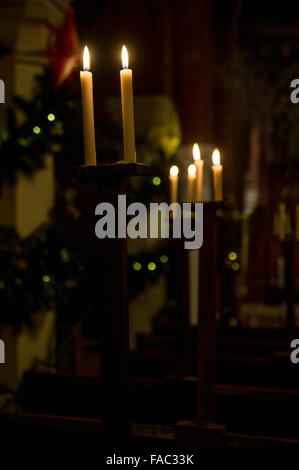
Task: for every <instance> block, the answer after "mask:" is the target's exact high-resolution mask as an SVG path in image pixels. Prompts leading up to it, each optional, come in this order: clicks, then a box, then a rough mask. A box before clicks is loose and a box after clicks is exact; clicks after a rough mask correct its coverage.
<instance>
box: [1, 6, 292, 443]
mask: <svg viewBox="0 0 299 470" xmlns="http://www.w3.org/2000/svg"><path fill="white" fill-rule="evenodd" d="M0 25H1V28H0V78H1V79H2V80H3V82H4V85H5V102H4V103H1V104H0V123H1V124H0V188H1V194H0V339H1V340H3V344H4V345H5V363H3V364H0V427H1V431H4V432H7V433H9V434H10V435H14V436H16V435H17V436H24V435H27V436H32V437H34V436H37V435H38V434H39V433H40V432H42V433H43V435H44V436H47V437H48V438H49V439H51V440H52V441H53V439H57V440H58V439H61V438H62V439H63V438H64V436H66V435H70V434H72V435H73V436H77V437H80V436H82V435H84V436H88V437H90V438H93V437H95V438H96V439H97V440H98V442H99V443H101V442H106V440H105V439H107V442H108V443H110V444H111V443H112V444H113V443H115V445H116V443H118V444H124V443H126V442H129V443H130V445H133V447H134V448H136V449H137V448H142V449H143V448H146V447H147V446H148V447H155V448H158V449H163V448H165V447H172V448H188V447H190V448H196V449H223V448H225V449H230V450H231V451H232V452H234V450H235V449H293V448H299V436H298V429H297V422H296V416H297V414H299V381H298V377H299V376H298V370H297V369H298V368H299V364H298V365H296V362H297V360H296V359H297V357H296V355H295V354H293V360H292V359H291V355H292V352H294V347H296V346H297V345H296V344H295V345H294V343H293V347H292V346H291V342H292V341H293V340H294V339H296V338H298V326H299V262H298V261H299V184H298V182H299V104H298V105H296V103H295V102H292V100H291V99H290V96H291V92H292V88H291V82H292V81H293V80H294V79H296V78H299V6H298V5H296V4H295V3H294V2H291V1H285V2H283V3H281V2H270V1H268V0H264V1H262V2H261V1H256V0H251V1H247V0H227V1H225V2H223V1H221V0H184V1H183V0H171V1H170V0H163V1H161V0H142V1H137V0H127V1H126V2H121V1H119V0H110V1H106V0H102V1H101V2H94V1H91V0H84V1H83V0H75V1H73V2H72V1H70V0H39V1H37V0H20V1H18V2H10V1H8V0H2V1H1V2H0ZM123 44H125V45H126V46H127V48H128V51H129V54H130V67H131V68H132V70H133V87H134V115H135V137H136V155H137V163H138V164H143V166H142V165H140V166H138V165H136V168H135V167H134V168H135V169H134V170H132V173H130V174H129V173H126V171H127V170H126V169H124V170H121V168H122V167H121V166H119V167H118V170H113V168H115V165H112V164H115V162H117V161H121V160H123V133H122V132H123V131H122V118H121V99H120V96H121V95H120V78H119V71H120V69H121V46H122V45H123ZM85 45H88V48H89V51H90V57H91V68H90V70H91V72H92V75H93V93H94V95H93V99H94V114H95V136H96V149H97V152H96V153H97V164H98V165H99V166H100V167H105V168H108V170H105V168H104V170H102V169H99V171H98V173H97V172H95V173H93V174H92V172H91V173H90V174H89V177H86V178H84V177H82V174H83V173H84V172H85V170H84V169H83V170H82V172H81V173H80V172H79V173H80V175H81V176H79V177H78V174H79V173H78V171H76V170H75V171H74V168H75V167H77V168H80V167H81V166H83V164H84V144H83V122H82V105H81V90H80V70H82V52H83V48H84V46H85ZM195 142H197V143H198V145H199V148H200V152H201V159H202V160H203V162H204V173H203V182H202V201H203V211H204V216H203V220H204V240H203V245H202V247H201V248H200V249H199V250H186V249H184V247H183V242H182V240H176V239H172V238H169V239H163V238H156V239H150V238H148V239H143V238H137V239H130V238H128V239H127V240H116V239H115V240H107V239H105V240H100V239H98V238H97V237H96V236H95V231H94V226H95V223H96V221H97V220H98V218H97V217H96V216H95V207H96V205H97V204H98V203H99V202H101V201H102V200H105V199H103V198H105V197H106V198H108V199H106V200H109V197H112V199H113V197H114V196H115V194H116V193H117V191H123V187H124V186H121V185H122V184H123V182H124V181H126V187H125V190H124V191H125V194H126V196H127V203H128V204H129V203H132V202H136V201H138V202H142V203H144V204H145V205H147V204H149V203H150V202H162V201H166V202H168V201H169V185H170V181H169V169H170V167H171V166H172V165H176V166H177V167H178V168H179V186H178V201H186V200H187V199H186V198H187V190H188V184H189V182H188V176H187V167H188V165H189V164H191V163H192V162H193V157H192V147H193V144H194V143H195ZM215 148H218V149H219V150H220V154H221V164H222V168H223V201H220V202H219V201H218V202H216V203H215V202H214V201H213V197H214V196H213V194H214V193H213V175H212V171H211V163H212V162H211V156H212V151H213V149H215ZM109 164H110V165H111V166H109ZM109 168H110V169H111V171H110V170H109ZM140 168H141V169H140ZM113 171H116V172H117V171H118V173H117V174H116V176H115V174H114V173H113ZM122 171H123V173H121V172H122ZM134 172H135V173H134ZM84 174H85V173H84ZM86 174H87V173H86ZM91 174H92V175H93V176H90V175H91ZM94 175H95V176H94ZM138 175H139V176H138ZM135 176H138V177H135ZM120 188H122V189H120ZM115 191H116V192H115ZM112 193H113V195H112V196H111V194H112ZM191 202H192V201H191ZM126 243H127V246H126ZM298 345H299V340H298ZM3 362H4V361H3ZM111 436H113V437H111Z"/></svg>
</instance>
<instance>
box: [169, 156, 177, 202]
mask: <svg viewBox="0 0 299 470" xmlns="http://www.w3.org/2000/svg"><path fill="white" fill-rule="evenodd" d="M178 174H179V169H178V167H177V166H176V165H172V167H171V168H170V170H169V184H170V203H172V202H177V200H178Z"/></svg>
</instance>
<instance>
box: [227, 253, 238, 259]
mask: <svg viewBox="0 0 299 470" xmlns="http://www.w3.org/2000/svg"><path fill="white" fill-rule="evenodd" d="M237 258H238V255H237V253H236V252H235V251H231V252H230V253H229V254H228V259H230V260H231V261H235V260H236V259H237Z"/></svg>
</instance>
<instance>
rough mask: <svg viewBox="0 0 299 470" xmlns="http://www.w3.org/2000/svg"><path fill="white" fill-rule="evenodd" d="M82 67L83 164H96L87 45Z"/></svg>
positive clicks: (90, 76) (90, 75) (90, 74)
mask: <svg viewBox="0 0 299 470" xmlns="http://www.w3.org/2000/svg"><path fill="white" fill-rule="evenodd" d="M83 69H84V71H83V72H82V71H81V72H80V81H81V94H82V112H83V134H84V153H85V165H96V164H97V157H96V142H95V132H94V111H93V91H92V73H91V72H90V71H89V69H90V57H89V51H88V48H87V46H85V48H84V52H83Z"/></svg>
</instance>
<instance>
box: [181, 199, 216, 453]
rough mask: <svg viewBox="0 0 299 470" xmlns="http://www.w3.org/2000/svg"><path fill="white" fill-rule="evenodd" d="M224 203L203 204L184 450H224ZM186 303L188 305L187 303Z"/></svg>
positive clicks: (183, 424) (184, 425)
mask: <svg viewBox="0 0 299 470" xmlns="http://www.w3.org/2000/svg"><path fill="white" fill-rule="evenodd" d="M222 206H223V203H222V202H204V203H203V245H202V247H201V248H200V255H199V256H200V261H199V266H200V268H199V269H200V272H199V286H198V289H199V308H198V326H197V342H196V345H197V346H196V351H197V352H196V363H197V374H196V375H197V394H196V397H197V398H196V400H197V403H196V409H197V421H196V422H184V421H181V422H178V423H177V428H176V432H177V439H178V442H179V444H180V445H181V446H182V447H191V448H192V447H196V448H206V449H212V448H213V449H215V448H219V447H221V446H223V443H224V435H225V426H222V425H217V424H215V423H214V419H215V368H216V313H217V226H218V223H217V218H218V216H219V215H221V213H222ZM186 303H187V301H186Z"/></svg>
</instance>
